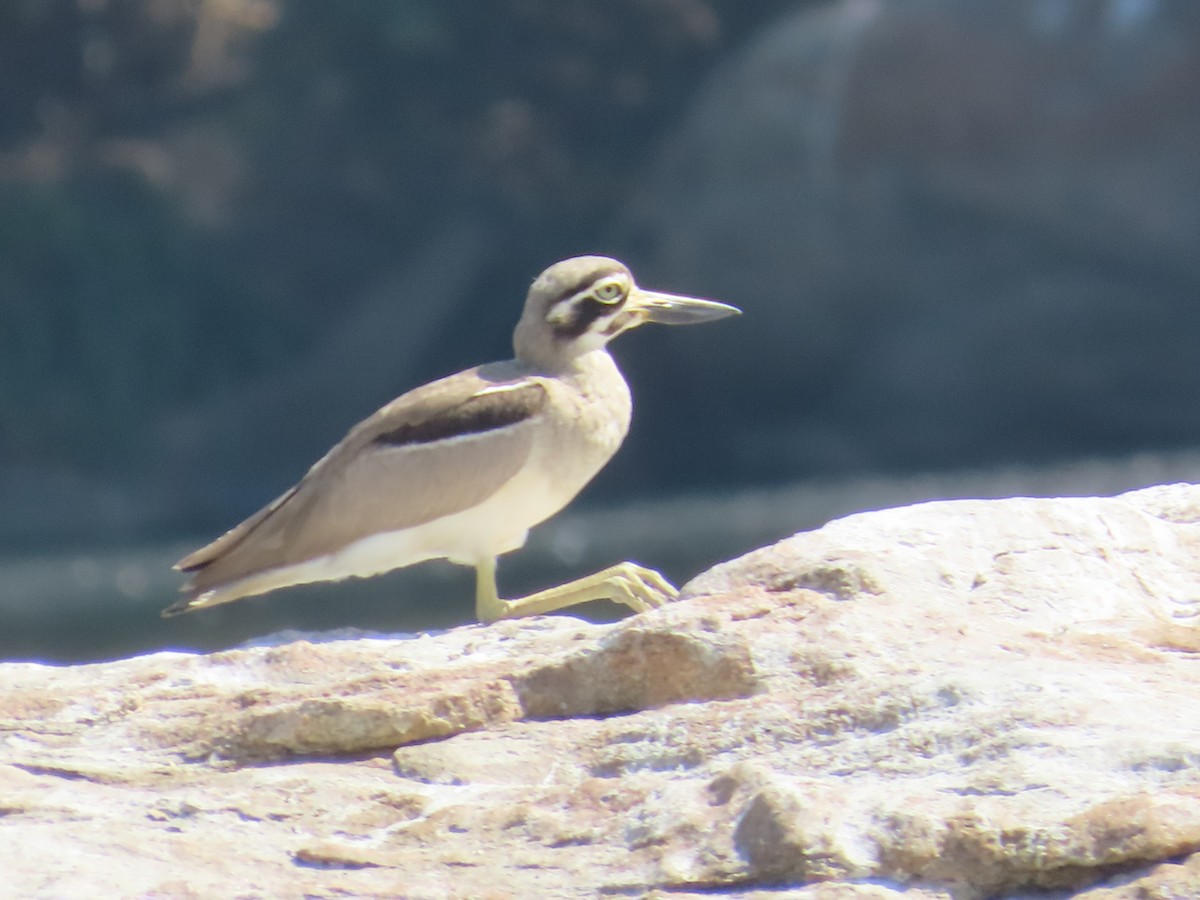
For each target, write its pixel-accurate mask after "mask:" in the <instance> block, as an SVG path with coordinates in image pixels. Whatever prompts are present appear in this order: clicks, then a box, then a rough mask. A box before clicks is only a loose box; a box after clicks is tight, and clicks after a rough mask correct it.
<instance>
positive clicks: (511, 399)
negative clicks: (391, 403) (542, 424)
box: [375, 382, 546, 447]
mask: <svg viewBox="0 0 1200 900" xmlns="http://www.w3.org/2000/svg"><path fill="white" fill-rule="evenodd" d="M545 405H546V389H545V388H544V387H542V386H541V385H540V384H538V383H537V382H530V383H529V384H525V385H522V386H521V387H518V388H511V389H508V390H503V391H496V392H494V393H486V394H480V395H477V396H474V397H471V398H469V399H467V400H464V401H463V402H462V403H459V404H458V405H457V406H451V407H449V408H447V409H443V410H438V411H437V412H435V413H433V414H432V415H430V416H428V417H426V418H424V419H419V420H415V421H412V422H404V423H403V424H401V425H398V426H396V427H395V428H393V429H392V430H390V431H386V432H384V433H383V434H381V435H379V437H377V438H375V443H377V444H385V445H387V446H389V447H404V446H409V445H413V444H431V443H433V442H434V441H443V440H446V439H447V438H454V437H463V436H465V435H469V434H483V433H484V432H488V431H495V430H496V429H498V428H504V427H506V426H508V425H515V424H517V423H518V422H523V421H525V420H526V419H529V418H532V417H533V416H536V415H537V414H538V413H539V412H541V411H542V408H543V407H544V406H545Z"/></svg>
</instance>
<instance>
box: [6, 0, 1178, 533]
mask: <svg viewBox="0 0 1200 900" xmlns="http://www.w3.org/2000/svg"><path fill="white" fill-rule="evenodd" d="M0 66H2V67H3V72H2V74H3V79H2V80H0V84H3V87H2V88H0V104H2V107H3V109H4V115H3V116H0V141H2V145H0V197H2V199H3V203H0V384H2V385H3V390H2V391H0V500H2V501H3V502H0V539H2V540H3V541H4V542H5V543H6V544H9V545H12V546H21V545H25V544H33V545H36V544H39V543H42V542H43V541H45V540H48V539H52V540H63V539H75V540H91V539H94V538H96V537H97V536H104V537H114V536H117V537H120V536H129V535H147V534H161V533H163V530H164V529H166V530H168V531H170V532H173V533H179V532H182V531H194V530H205V529H212V528H218V527H222V526H224V525H227V524H228V523H229V522H231V521H232V520H233V519H235V518H237V517H238V516H240V515H241V514H244V513H246V512H249V511H250V510H251V509H253V508H254V507H256V506H257V505H258V504H259V503H260V502H261V501H263V500H264V499H266V498H268V497H270V496H273V495H274V493H275V492H277V491H278V490H279V489H280V488H282V487H284V486H285V485H286V484H288V483H290V482H291V481H292V480H294V479H295V478H296V477H297V476H298V475H299V474H300V473H301V472H302V471H303V470H304V468H305V467H306V466H307V465H308V464H309V463H310V462H311V461H312V460H313V459H315V457H316V456H317V455H319V454H320V453H321V452H322V451H323V450H324V449H325V448H326V447H327V446H329V444H331V443H332V442H333V441H335V440H337V438H338V437H340V436H341V434H342V433H343V432H344V430H345V428H346V427H347V426H348V425H349V424H351V423H353V422H354V421H356V420H357V419H358V418H360V417H361V416H363V415H366V414H367V413H369V412H371V411H372V410H373V409H375V408H376V407H377V406H378V405H380V404H381V403H383V402H385V401H386V400H388V399H389V398H390V397H391V396H393V395H395V394H397V393H399V392H401V391H403V390H405V389H406V388H408V387H410V386H412V385H413V384H416V383H419V382H420V381H422V380H424V379H427V378H430V377H433V376H435V375H438V374H443V373H445V372H448V371H452V370H454V369H456V368H458V367H461V366H464V365H468V364H471V363H474V362H478V361H481V360H484V359H490V358H497V357H503V356H506V355H507V354H508V341H509V333H510V330H511V326H512V323H513V321H514V320H515V316H516V313H517V311H518V309H519V306H520V302H521V299H522V296H523V293H524V288H525V286H526V284H527V283H528V281H529V279H530V278H532V276H533V275H535V274H536V273H537V272H538V271H539V270H540V269H541V268H542V267H543V266H544V265H546V264H547V263H549V262H551V261H553V260H554V259H556V258H559V257H561V256H564V255H568V254H571V253H575V252H580V251H597V252H611V253H615V254H618V255H621V256H622V257H624V258H626V259H627V260H628V261H629V262H630V263H631V264H632V265H633V266H634V269H635V272H637V273H638V274H639V275H640V276H641V279H642V281H643V282H644V283H647V284H650V285H654V286H659V287H662V288H666V289H674V290H681V291H694V292H698V293H701V294H707V295H710V296H714V297H719V298H722V299H726V300H729V301H731V302H734V303H738V304H739V305H742V306H743V307H745V308H746V310H747V313H748V314H747V315H746V316H745V317H744V318H743V319H742V320H741V321H739V323H737V326H736V327H731V328H725V329H721V330H720V331H719V332H718V331H716V330H710V331H708V332H707V333H704V332H687V333H686V334H672V335H669V336H667V335H663V334H657V335H654V336H653V337H652V338H646V337H644V336H637V337H634V338H631V339H629V340H628V341H627V342H624V344H623V345H622V346H621V347H619V348H618V351H617V353H618V355H619V356H621V357H622V359H623V360H624V361H625V363H626V366H627V368H628V370H629V374H630V376H631V380H632V381H633V382H634V385H635V394H636V396H637V398H638V405H639V416H638V418H637V422H636V426H635V430H634V433H633V435H632V436H631V439H630V442H629V444H628V446H627V448H626V451H625V452H624V453H623V454H622V456H621V457H620V458H619V460H618V461H617V462H616V463H615V464H614V468H613V470H612V471H610V473H608V475H606V476H604V477H603V479H602V481H601V482H600V486H599V487H598V488H597V490H602V491H603V492H604V494H605V496H612V495H614V493H616V494H619V493H620V491H622V490H627V491H637V492H643V491H645V490H647V489H648V487H649V486H651V485H653V486H656V487H662V488H667V489H673V490H681V489H689V488H703V487H706V486H709V485H713V484H719V485H722V486H729V485H730V484H733V483H752V484H766V483H773V482H778V481H783V480H790V479H795V478H801V477H811V476H814V475H817V476H819V475H828V474H845V473H855V472H863V471H876V472H887V471H913V470H922V469H939V468H960V467H969V466H977V465H983V464H989V463H993V462H1039V461H1046V460H1055V459H1061V458H1067V457H1072V456H1079V455H1104V454H1120V453H1124V452H1129V451H1134V450H1147V449H1160V448H1161V449H1167V448H1178V447H1186V446H1191V445H1195V444H1196V443H1197V442H1198V439H1200V411H1198V410H1197V407H1196V405H1195V404H1194V403H1193V402H1192V398H1193V397H1194V396H1195V395H1196V394H1197V389H1198V388H1200V349H1198V347H1200V344H1198V342H1197V341H1196V339H1195V332H1196V331H1197V325H1198V324H1200V323H1198V321H1197V319H1198V317H1200V311H1198V309H1200V308H1198V307H1197V306H1196V304H1195V302H1194V298H1195V297H1196V295H1197V289H1198V287H1200V263H1198V260H1200V255H1198V254H1197V252H1196V250H1197V247H1200V154H1197V153H1196V152H1195V149H1196V147H1197V146H1200V10H1198V9H1197V8H1196V6H1195V5H1194V4H1191V3H1187V2H1175V3H1172V2H1165V0H1164V2H1151V0H1140V2H1133V0H1020V2H1013V3H1003V4H1001V3H995V2H987V0H906V2H890V3H889V2H873V0H837V2H810V3H797V2H783V0H780V2H772V3H759V4H753V5H747V4H739V3H736V2H715V0H714V2H704V0H622V2H617V3H612V2H601V0H573V2H566V3H564V2H550V0H543V2H537V0H506V2H500V3H495V4H488V5H486V6H485V7H483V8H481V7H479V6H478V5H475V4H465V3H454V2H448V3H447V2H432V0H430V2H418V0H411V2H405V3H393V2H364V3H355V4H348V5H330V4H321V3H313V2H292V3H288V2H278V0H206V2H202V3H191V2H182V0H179V2H173V0H24V2H21V3H17V4H8V5H6V6H5V7H4V8H3V9H2V10H0Z"/></svg>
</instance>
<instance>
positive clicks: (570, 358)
mask: <svg viewBox="0 0 1200 900" xmlns="http://www.w3.org/2000/svg"><path fill="white" fill-rule="evenodd" d="M520 349H521V348H518V352H517V357H516V359H517V362H518V363H519V364H520V365H521V366H523V367H524V368H526V369H529V370H530V371H532V372H537V373H538V374H541V375H558V376H561V375H567V376H570V375H586V374H587V373H589V372H593V371H596V370H608V369H611V368H613V367H614V366H615V363H614V362H613V358H612V357H611V356H609V354H608V350H607V348H606V347H605V346H604V345H603V344H602V345H600V346H598V347H595V348H593V349H590V350H585V351H583V352H582V353H581V352H579V351H580V348H579V347H577V346H571V347H564V348H562V349H561V350H560V349H559V348H539V352H536V353H529V352H526V353H521V352H520Z"/></svg>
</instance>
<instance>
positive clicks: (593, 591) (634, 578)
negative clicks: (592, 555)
mask: <svg viewBox="0 0 1200 900" xmlns="http://www.w3.org/2000/svg"><path fill="white" fill-rule="evenodd" d="M479 587H480V590H479V591H478V592H477V596H476V608H475V611H476V616H477V618H478V619H479V621H481V622H495V621H497V620H498V619H515V618H519V617H521V616H537V615H541V614H543V613H548V612H555V611H557V610H560V609H566V608H567V607H569V606H575V605H576V604H579V603H586V602H588V601H589V600H612V601H614V602H616V603H623V604H624V605H625V606H628V607H629V608H630V609H632V610H633V611H634V612H646V611H647V610H650V609H655V608H656V607H659V606H663V605H664V604H666V603H670V602H671V601H672V600H674V599H675V598H676V597H678V596H679V590H678V589H677V588H676V587H675V586H674V585H673V584H671V582H669V581H667V579H665V578H664V577H663V576H662V575H660V574H659V573H658V572H656V571H654V570H653V569H648V568H646V567H645V566H640V565H638V564H637V563H634V562H623V563H617V565H615V566H610V567H609V568H607V569H604V570H603V571H600V572H597V573H596V574H594V575H588V576H587V577H585V578H580V579H578V580H576V581H571V582H568V583H567V584H564V585H560V586H558V587H554V588H549V589H547V590H544V591H538V592H537V593H536V594H530V595H529V596H528V597H520V598H517V599H515V600H501V599H500V598H499V597H497V596H496V595H495V586H494V582H492V585H491V587H492V590H491V591H487V590H485V589H484V587H485V584H484V582H483V581H482V580H481V582H480V584H479Z"/></svg>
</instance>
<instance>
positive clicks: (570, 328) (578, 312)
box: [552, 296, 621, 340]
mask: <svg viewBox="0 0 1200 900" xmlns="http://www.w3.org/2000/svg"><path fill="white" fill-rule="evenodd" d="M562 302H563V303H570V304H571V305H570V307H569V308H570V311H571V317H570V318H569V319H567V320H566V321H565V322H559V323H557V324H555V325H553V326H552V328H553V330H554V336H555V337H558V338H564V339H566V340H575V338H578V337H582V336H583V335H584V334H585V333H586V332H588V331H590V330H591V327H592V325H593V324H594V323H595V321H596V320H597V319H599V318H601V317H603V316H608V315H612V314H613V313H614V312H616V311H617V310H618V309H620V308H621V304H620V303H601V302H600V301H599V300H597V299H596V298H595V297H588V296H584V297H579V298H576V299H575V300H564V301H562Z"/></svg>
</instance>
